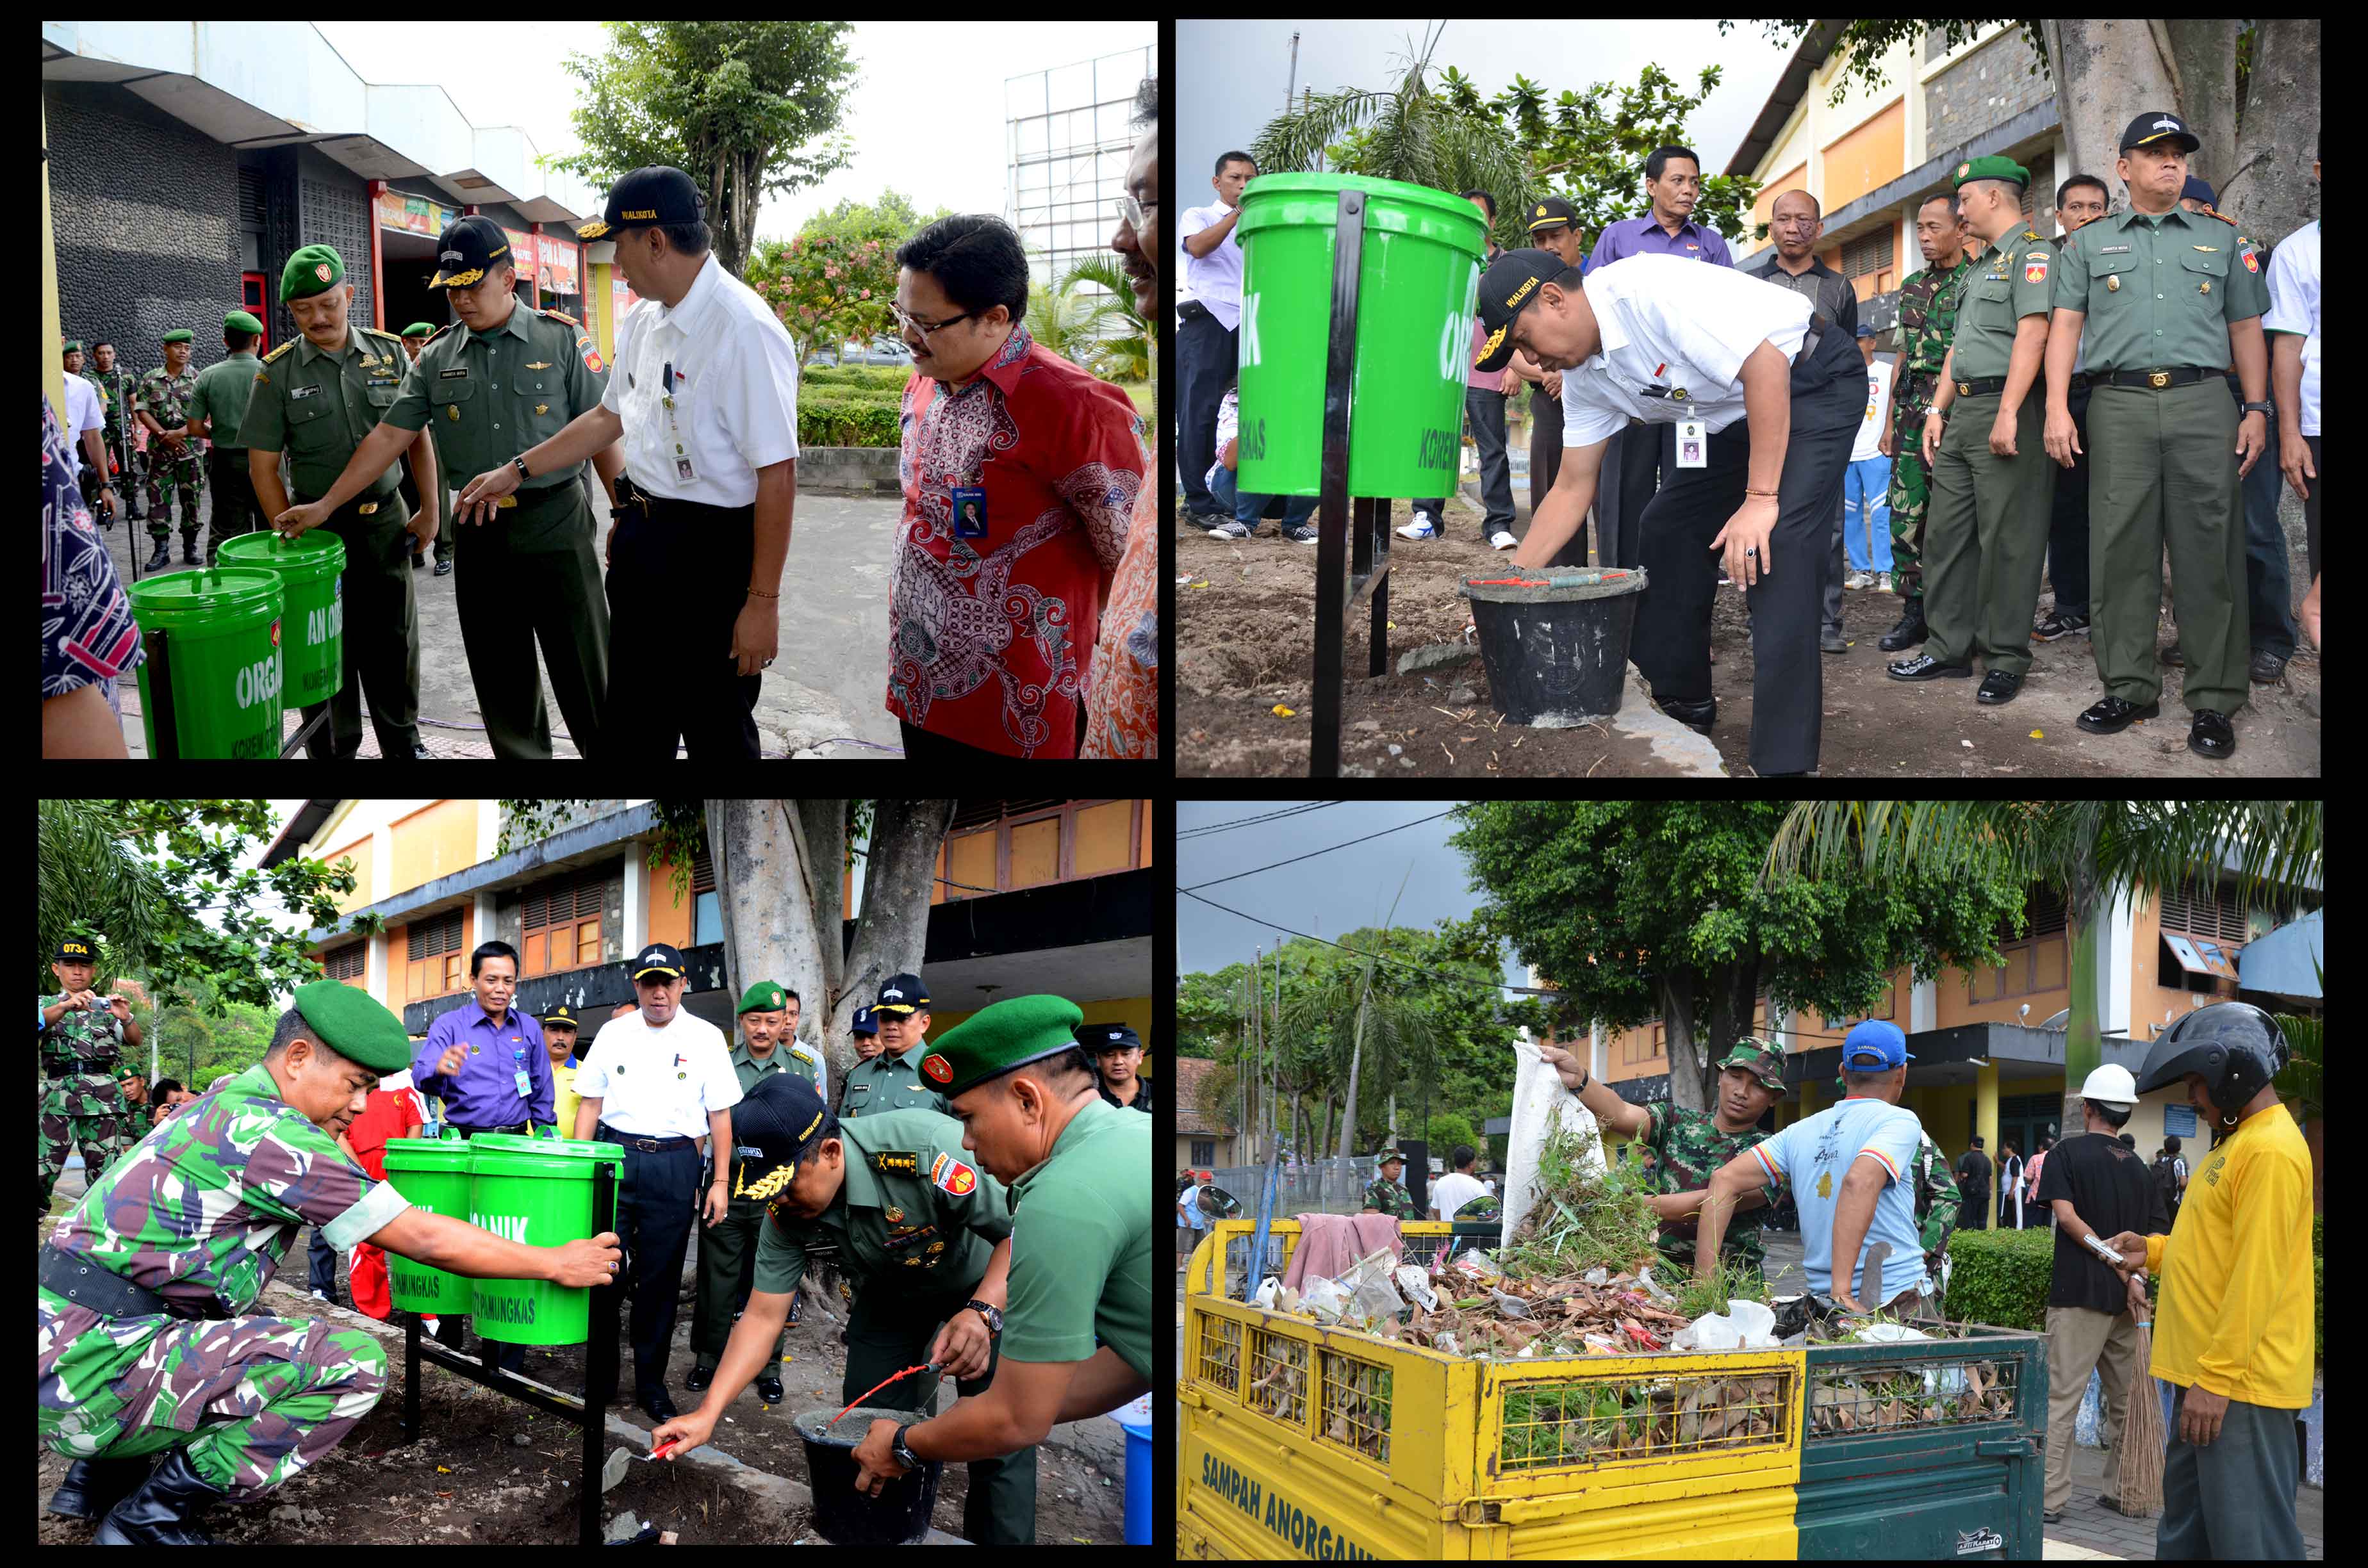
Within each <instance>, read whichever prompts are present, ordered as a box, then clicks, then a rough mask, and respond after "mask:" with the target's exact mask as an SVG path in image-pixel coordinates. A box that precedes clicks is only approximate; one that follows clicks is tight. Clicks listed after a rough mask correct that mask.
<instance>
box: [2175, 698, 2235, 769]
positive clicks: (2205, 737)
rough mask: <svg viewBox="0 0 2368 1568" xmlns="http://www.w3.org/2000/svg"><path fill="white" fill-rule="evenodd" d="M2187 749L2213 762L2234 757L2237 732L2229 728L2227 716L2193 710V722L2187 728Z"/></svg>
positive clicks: (2205, 709) (2208, 711)
mask: <svg viewBox="0 0 2368 1568" xmlns="http://www.w3.org/2000/svg"><path fill="white" fill-rule="evenodd" d="M2187 749H2188V750H2190V751H2192V752H2193V753H2194V754H2195V755H2196V756H2208V757H2212V758H2214V759H2215V760H2216V759H2218V758H2220V757H2224V756H2235V755H2236V753H2237V732H2236V731H2235V730H2233V729H2231V728H2230V727H2229V724H2228V715H2226V713H2214V711H2212V710H2210V709H2209V708H2199V709H2197V710H2195V722H2194V723H2192V724H2191V725H2189V726H2188V728H2187Z"/></svg>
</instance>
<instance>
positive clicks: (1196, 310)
mask: <svg viewBox="0 0 2368 1568" xmlns="http://www.w3.org/2000/svg"><path fill="white" fill-rule="evenodd" d="M1176 313H1177V314H1178V315H1179V316H1182V317H1183V318H1184V319H1185V320H1186V321H1199V320H1200V319H1201V317H1202V316H1212V315H1214V314H1216V312H1214V311H1212V310H1211V309H1210V308H1209V307H1208V306H1206V305H1204V304H1202V303H1201V301H1198V300H1186V301H1184V302H1183V303H1181V304H1179V305H1178V306H1177V307H1176Z"/></svg>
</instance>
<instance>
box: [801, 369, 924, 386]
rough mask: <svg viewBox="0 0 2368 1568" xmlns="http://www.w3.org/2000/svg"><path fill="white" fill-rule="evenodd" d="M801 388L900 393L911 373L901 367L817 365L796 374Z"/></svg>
mask: <svg viewBox="0 0 2368 1568" xmlns="http://www.w3.org/2000/svg"><path fill="white" fill-rule="evenodd" d="M798 379H799V382H800V384H801V385H803V386H809V387H828V388H830V389H832V390H834V391H837V390H838V389H840V388H853V387H865V388H883V389H885V390H886V391H889V392H902V391H904V390H905V382H906V381H911V380H912V379H913V372H912V371H911V370H909V369H905V367H904V366H902V365H818V366H816V367H815V368H814V369H811V370H801V371H800V372H798Z"/></svg>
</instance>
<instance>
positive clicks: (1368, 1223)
mask: <svg viewBox="0 0 2368 1568" xmlns="http://www.w3.org/2000/svg"><path fill="white" fill-rule="evenodd" d="M1298 1218H1299V1244H1298V1245H1297V1246H1296V1247H1293V1248H1292V1253H1291V1267H1289V1268H1287V1269H1285V1270H1284V1271H1283V1277H1282V1282H1283V1283H1284V1284H1285V1285H1287V1286H1289V1287H1291V1288H1292V1290H1298V1289H1299V1287H1300V1283H1301V1281H1303V1280H1306V1279H1311V1278H1313V1279H1337V1278H1339V1277H1340V1274H1341V1272H1342V1271H1343V1270H1345V1269H1346V1268H1347V1267H1349V1265H1350V1264H1352V1263H1354V1262H1356V1261H1357V1260H1358V1259H1359V1258H1360V1257H1363V1256H1366V1255H1367V1254H1369V1253H1372V1252H1373V1251H1375V1250H1376V1249H1378V1248H1381V1247H1387V1248H1389V1249H1390V1256H1393V1257H1404V1256H1406V1244H1405V1242H1404V1241H1403V1240H1402V1239H1401V1238H1400V1237H1399V1235H1398V1222H1397V1220H1396V1217H1395V1216H1394V1215H1389V1214H1302V1215H1300V1216H1299V1217H1298Z"/></svg>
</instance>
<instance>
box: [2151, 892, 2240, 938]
mask: <svg viewBox="0 0 2368 1568" xmlns="http://www.w3.org/2000/svg"><path fill="white" fill-rule="evenodd" d="M2156 896H2157V898H2158V899H2159V900H2160V902H2161V904H2162V928H2163V929H2164V930H2166V931H2176V932H2178V933H2179V934H2180V936H2182V937H2203V938H2204V939H2205V940H2206V941H2212V942H2226V943H2229V944H2230V945H2232V946H2235V947H2243V946H2244V945H2245V942H2246V940H2247V938H2248V937H2249V936H2250V933H2249V932H2248V931H2247V930H2246V928H2245V905H2243V904H2242V903H2237V902H2235V901H2234V900H2230V899H2224V898H2222V897H2221V896H2220V893H2219V890H2218V889H2216V888H2214V889H2213V890H2211V891H2209V892H2207V891H2205V890H2204V889H2203V888H2201V887H2199V886H2197V885H2196V884H2195V883H2193V882H2182V883H2180V886H2179V887H2178V889H2177V890H2176V891H2172V890H2169V889H2166V890H2164V891H2163V892H2160V893H2157V895H2156Z"/></svg>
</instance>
